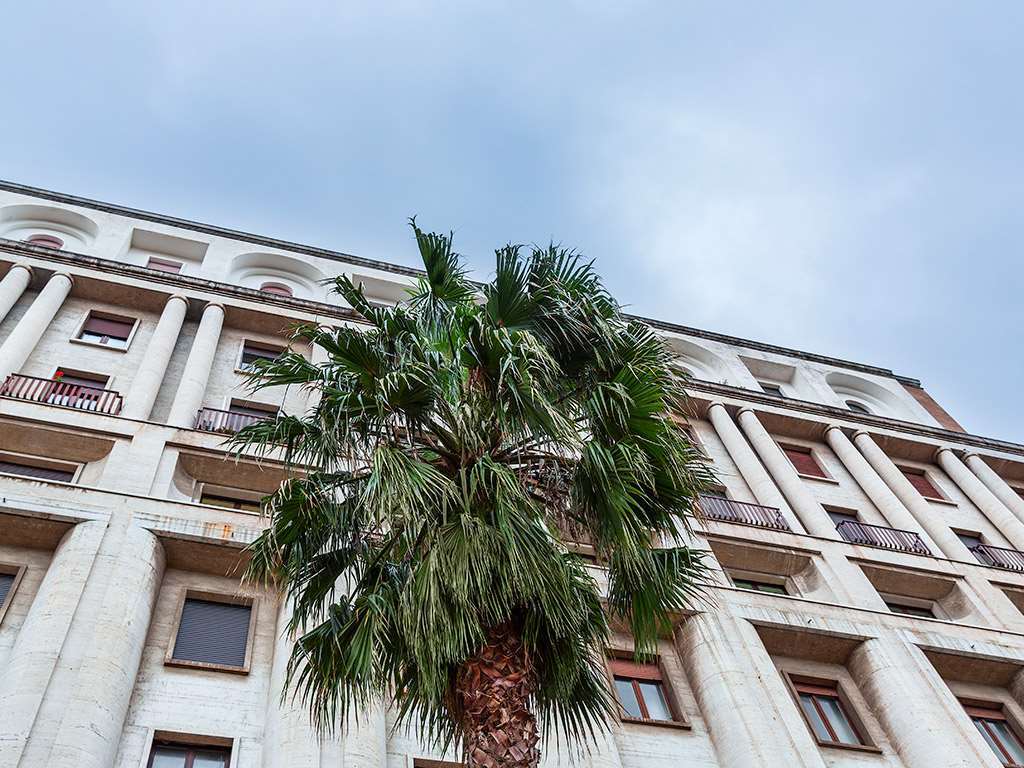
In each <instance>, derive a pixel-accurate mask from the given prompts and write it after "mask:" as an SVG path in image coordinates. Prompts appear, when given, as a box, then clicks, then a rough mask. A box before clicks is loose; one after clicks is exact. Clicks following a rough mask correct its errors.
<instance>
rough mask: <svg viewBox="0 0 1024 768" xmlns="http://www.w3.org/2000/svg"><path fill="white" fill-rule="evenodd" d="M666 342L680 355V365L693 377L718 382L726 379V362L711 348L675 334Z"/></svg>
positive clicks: (667, 338) (666, 339)
mask: <svg viewBox="0 0 1024 768" xmlns="http://www.w3.org/2000/svg"><path fill="white" fill-rule="evenodd" d="M665 343H666V344H668V346H669V348H671V349H672V351H674V352H675V353H676V355H677V356H678V359H677V363H678V364H679V366H680V367H681V368H683V370H685V371H686V372H687V373H689V374H690V375H691V376H692V377H693V378H695V379H703V380H704V381H714V382H718V383H723V382H725V381H726V374H725V363H724V362H723V360H722V359H721V358H720V357H719V356H718V355H716V354H715V353H714V352H712V351H711V350H709V349H706V348H704V347H702V346H700V345H699V344H695V343H694V342H692V341H689V340H688V339H681V338H678V337H674V336H669V337H666V338H665Z"/></svg>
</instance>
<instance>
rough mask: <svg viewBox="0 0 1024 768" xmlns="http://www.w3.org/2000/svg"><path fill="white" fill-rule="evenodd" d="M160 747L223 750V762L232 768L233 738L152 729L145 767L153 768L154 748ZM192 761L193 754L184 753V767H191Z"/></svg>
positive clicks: (189, 749)
mask: <svg viewBox="0 0 1024 768" xmlns="http://www.w3.org/2000/svg"><path fill="white" fill-rule="evenodd" d="M160 747H168V748H170V749H184V750H186V751H193V752H203V751H206V752H224V753H226V757H227V761H226V762H225V763H224V764H225V766H227V768H232V766H233V765H235V762H234V759H235V740H234V739H230V738H221V737H219V736H201V735H199V734H191V733H178V732H171V731H163V730H154V731H151V732H150V739H149V753H148V755H147V756H146V762H145V768H153V758H154V757H155V756H156V755H155V752H156V750H157V749H159V748H160ZM194 761H195V755H192V756H191V757H189V756H188V755H186V758H185V768H191V766H192V765H193V762H194Z"/></svg>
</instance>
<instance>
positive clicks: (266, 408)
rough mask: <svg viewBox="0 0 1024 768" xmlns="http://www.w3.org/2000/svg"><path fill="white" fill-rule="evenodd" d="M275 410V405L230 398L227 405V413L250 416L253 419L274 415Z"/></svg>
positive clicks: (275, 413) (267, 417)
mask: <svg viewBox="0 0 1024 768" xmlns="http://www.w3.org/2000/svg"><path fill="white" fill-rule="evenodd" d="M277 411H278V409H277V406H275V405H266V404H264V403H252V402H249V401H242V400H232V401H231V404H230V405H229V406H228V413H237V414H238V415H239V416H252V417H253V418H254V419H269V418H271V417H272V416H276V415H277ZM247 423H248V422H247Z"/></svg>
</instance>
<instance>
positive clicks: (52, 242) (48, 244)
mask: <svg viewBox="0 0 1024 768" xmlns="http://www.w3.org/2000/svg"><path fill="white" fill-rule="evenodd" d="M25 242H26V243H32V245H40V246H42V247H43V248H56V249H58V250H59V249H61V248H63V247H64V241H63V240H61V239H60V238H59V237H57V236H56V235H29V236H28V237H27V238H25Z"/></svg>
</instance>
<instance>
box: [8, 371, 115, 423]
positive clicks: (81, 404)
mask: <svg viewBox="0 0 1024 768" xmlns="http://www.w3.org/2000/svg"><path fill="white" fill-rule="evenodd" d="M0 396H4V397H14V398H17V399H18V400H32V401H35V402H37V403H48V404H49V405H63V406H65V407H67V408H77V409H79V410H81V411H96V412H97V413H106V414H110V415H112V416H116V415H117V414H119V413H120V412H121V406H122V404H123V400H122V398H121V394H120V393H119V392H114V391H113V390H111V389H100V388H99V387H86V386H83V385H81V384H70V383H65V382H62V381H58V380H56V379H41V378H39V377H38V376H25V375H24V374H20V373H14V374H11V375H10V376H8V377H7V379H6V380H5V381H4V383H3V385H2V386H0Z"/></svg>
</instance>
